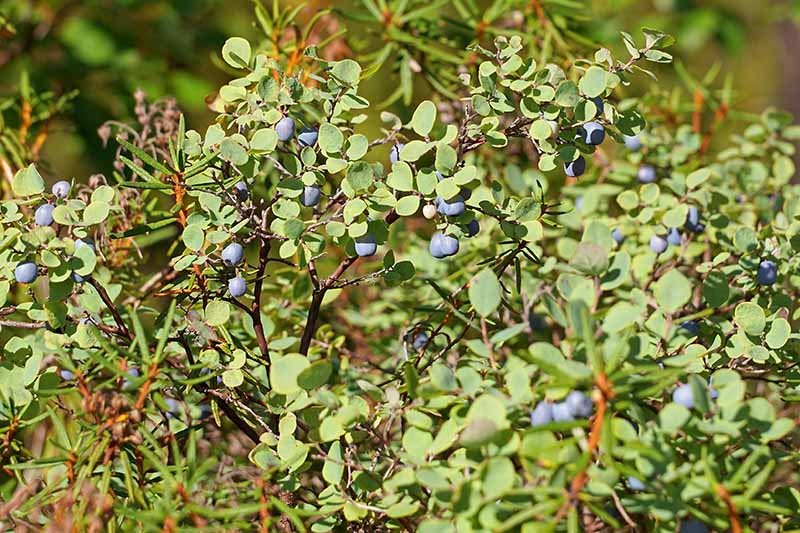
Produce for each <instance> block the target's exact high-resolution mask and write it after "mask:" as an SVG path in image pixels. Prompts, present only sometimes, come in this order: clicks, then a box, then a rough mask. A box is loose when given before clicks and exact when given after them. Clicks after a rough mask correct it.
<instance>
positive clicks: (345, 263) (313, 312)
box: [300, 209, 400, 355]
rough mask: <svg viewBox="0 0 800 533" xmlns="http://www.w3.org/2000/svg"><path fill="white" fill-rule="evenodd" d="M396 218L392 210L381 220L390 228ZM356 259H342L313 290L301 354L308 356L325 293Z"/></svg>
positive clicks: (301, 344) (302, 339) (301, 342)
mask: <svg viewBox="0 0 800 533" xmlns="http://www.w3.org/2000/svg"><path fill="white" fill-rule="evenodd" d="M398 218H400V216H399V215H398V214H397V211H395V210H394V209H392V210H391V211H389V213H388V214H387V215H386V218H384V219H383V220H384V222H386V225H387V226H391V225H392V224H393V223H394V222H395V221H396V220H397V219H398ZM358 259H359V257H358V256H356V257H348V258H346V259H343V260H342V262H341V263H339V265H338V266H337V267H336V269H335V270H334V271H333V273H332V274H331V275H330V276H328V277H327V278H325V279H324V280H321V281H320V282H319V286H318V287H316V288H315V289H314V294H313V296H312V297H311V305H310V306H309V308H308V318H307V319H306V325H305V328H304V329H303V336H302V338H301V339H300V353H301V354H303V355H308V349H309V347H310V346H311V341H312V340H313V339H314V333H316V331H317V322H318V321H319V311H320V308H321V307H322V300H323V299H324V298H325V293H326V292H327V291H328V289H330V288H332V287H333V286H334V284H335V283H336V282H337V281H339V278H341V277H342V276H343V275H344V273H345V272H347V269H348V268H350V267H351V266H353V264H354V263H355V262H356V261H358Z"/></svg>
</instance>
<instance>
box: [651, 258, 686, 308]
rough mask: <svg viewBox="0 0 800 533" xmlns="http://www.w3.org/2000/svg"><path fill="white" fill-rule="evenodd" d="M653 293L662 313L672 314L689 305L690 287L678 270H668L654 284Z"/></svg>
mask: <svg viewBox="0 0 800 533" xmlns="http://www.w3.org/2000/svg"><path fill="white" fill-rule="evenodd" d="M654 293H655V297H656V301H657V302H658V305H659V306H660V307H661V309H662V311H665V312H667V313H674V312H675V311H678V310H680V309H681V308H682V307H683V306H684V305H686V304H687V303H689V299H690V298H691V297H692V285H691V284H690V283H689V280H688V279H686V276H684V275H683V274H681V272H680V271H679V270H677V269H675V270H670V271H669V272H667V273H666V274H665V275H663V276H662V277H661V278H660V279H659V280H658V281H657V282H656V283H655V287H654Z"/></svg>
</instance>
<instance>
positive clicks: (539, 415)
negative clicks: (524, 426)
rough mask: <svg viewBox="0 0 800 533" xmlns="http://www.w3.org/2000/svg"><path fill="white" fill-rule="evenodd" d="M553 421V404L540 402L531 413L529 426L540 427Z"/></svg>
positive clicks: (544, 401) (545, 401)
mask: <svg viewBox="0 0 800 533" xmlns="http://www.w3.org/2000/svg"><path fill="white" fill-rule="evenodd" d="M552 421H553V404H551V403H550V402H548V401H547V400H542V401H541V402H539V403H538V404H536V408H535V409H534V410H533V411H531V426H533V427H536V426H542V425H544V424H549V423H550V422H552Z"/></svg>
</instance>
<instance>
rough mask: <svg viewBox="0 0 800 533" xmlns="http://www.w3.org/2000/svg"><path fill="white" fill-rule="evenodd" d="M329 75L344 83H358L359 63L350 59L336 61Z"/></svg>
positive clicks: (359, 74)
mask: <svg viewBox="0 0 800 533" xmlns="http://www.w3.org/2000/svg"><path fill="white" fill-rule="evenodd" d="M331 75H332V76H333V77H334V78H336V79H337V80H339V81H341V82H343V83H345V84H346V85H350V86H354V85H356V84H358V79H359V77H360V76H361V65H359V64H358V63H356V62H355V61H353V60H352V59H344V60H342V61H336V62H335V63H334V64H333V68H332V69H331Z"/></svg>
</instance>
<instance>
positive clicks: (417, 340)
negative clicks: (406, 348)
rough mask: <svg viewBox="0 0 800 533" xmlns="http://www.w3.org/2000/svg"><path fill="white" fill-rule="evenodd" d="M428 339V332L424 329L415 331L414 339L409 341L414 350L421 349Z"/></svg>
mask: <svg viewBox="0 0 800 533" xmlns="http://www.w3.org/2000/svg"><path fill="white" fill-rule="evenodd" d="M428 340H430V337H428V334H427V333H425V332H424V331H423V332H421V333H417V335H416V336H415V337H414V341H413V342H412V343H411V346H412V347H413V348H414V350H421V349H422V348H423V347H424V346H425V345H426V344H428Z"/></svg>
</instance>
